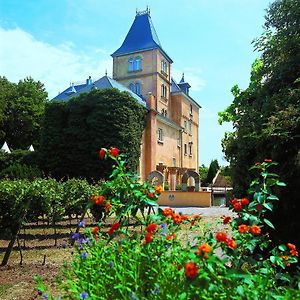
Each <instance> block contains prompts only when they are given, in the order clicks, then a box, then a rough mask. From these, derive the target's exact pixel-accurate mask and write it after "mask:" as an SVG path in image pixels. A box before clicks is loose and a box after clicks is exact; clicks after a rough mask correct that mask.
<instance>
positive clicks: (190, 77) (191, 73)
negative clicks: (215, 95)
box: [172, 68, 206, 92]
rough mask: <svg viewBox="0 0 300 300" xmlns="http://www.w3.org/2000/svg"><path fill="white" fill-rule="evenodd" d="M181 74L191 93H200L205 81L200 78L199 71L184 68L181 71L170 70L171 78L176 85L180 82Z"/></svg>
mask: <svg viewBox="0 0 300 300" xmlns="http://www.w3.org/2000/svg"><path fill="white" fill-rule="evenodd" d="M183 72H184V79H185V80H186V81H187V82H188V83H189V84H190V85H191V90H193V92H198V91H201V90H202V89H203V87H205V85H206V81H205V80H204V79H203V78H202V77H201V73H202V72H201V70H197V69H194V68H185V69H184V70H182V71H180V70H177V69H176V68H172V77H173V78H174V79H175V81H176V82H177V83H178V82H179V81H180V80H181V78H182V73H183Z"/></svg>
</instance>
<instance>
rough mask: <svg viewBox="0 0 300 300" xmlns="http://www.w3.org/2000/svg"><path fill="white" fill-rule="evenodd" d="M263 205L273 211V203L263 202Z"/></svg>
mask: <svg viewBox="0 0 300 300" xmlns="http://www.w3.org/2000/svg"><path fill="white" fill-rule="evenodd" d="M263 207H265V208H266V209H268V210H270V211H272V210H273V205H272V204H271V203H263Z"/></svg>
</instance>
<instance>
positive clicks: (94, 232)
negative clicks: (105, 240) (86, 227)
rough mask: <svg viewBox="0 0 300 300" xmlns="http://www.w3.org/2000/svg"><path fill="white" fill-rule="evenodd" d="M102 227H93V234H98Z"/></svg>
mask: <svg viewBox="0 0 300 300" xmlns="http://www.w3.org/2000/svg"><path fill="white" fill-rule="evenodd" d="M99 230H100V228H99V227H98V226H96V227H94V228H93V234H94V235H95V234H97V233H98V232H99Z"/></svg>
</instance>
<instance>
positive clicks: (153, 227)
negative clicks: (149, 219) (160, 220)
mask: <svg viewBox="0 0 300 300" xmlns="http://www.w3.org/2000/svg"><path fill="white" fill-rule="evenodd" d="M157 228H158V226H157V225H156V224H155V223H151V224H149V225H148V226H147V232H149V233H153V232H154V231H156V230H157Z"/></svg>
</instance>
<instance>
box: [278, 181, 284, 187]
mask: <svg viewBox="0 0 300 300" xmlns="http://www.w3.org/2000/svg"><path fill="white" fill-rule="evenodd" d="M276 185H278V186H286V184H285V183H284V182H281V181H277V182H276Z"/></svg>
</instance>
